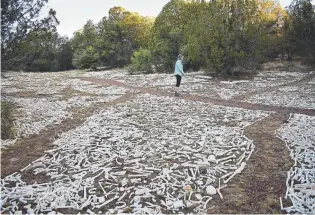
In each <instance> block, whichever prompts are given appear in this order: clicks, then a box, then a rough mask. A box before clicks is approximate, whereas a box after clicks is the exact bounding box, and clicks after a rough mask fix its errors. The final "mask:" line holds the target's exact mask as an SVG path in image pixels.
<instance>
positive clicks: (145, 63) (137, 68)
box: [129, 49, 153, 73]
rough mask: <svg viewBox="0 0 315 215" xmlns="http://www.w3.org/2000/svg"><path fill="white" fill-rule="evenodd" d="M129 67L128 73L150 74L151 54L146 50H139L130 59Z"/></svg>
mask: <svg viewBox="0 0 315 215" xmlns="http://www.w3.org/2000/svg"><path fill="white" fill-rule="evenodd" d="M131 63H132V64H131V65H130V67H129V72H130V73H135V72H145V73H152V72H153V65H152V53H151V51H150V50H148V49H140V50H138V51H135V52H134V54H133V57H132V58H131Z"/></svg>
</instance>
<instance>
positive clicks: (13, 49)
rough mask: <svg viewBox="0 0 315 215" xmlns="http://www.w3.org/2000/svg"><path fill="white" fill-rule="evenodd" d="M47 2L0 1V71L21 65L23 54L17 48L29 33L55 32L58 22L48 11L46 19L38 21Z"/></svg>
mask: <svg viewBox="0 0 315 215" xmlns="http://www.w3.org/2000/svg"><path fill="white" fill-rule="evenodd" d="M47 2H48V0H26V1H25V0H14V1H12V0H2V1H1V69H2V71H7V70H8V69H10V67H11V66H12V65H17V64H21V61H23V59H24V58H25V52H20V51H19V49H18V47H19V46H20V43H22V42H23V41H25V39H26V38H27V37H28V36H29V34H30V33H31V32H34V31H39V30H40V31H47V30H55V26H56V24H58V20H57V19H56V17H55V15H56V12H55V11H54V10H52V9H50V11H49V14H48V16H47V17H46V18H43V19H39V18H38V17H39V15H40V11H41V9H42V8H43V7H44V5H45V4H46V3H47Z"/></svg>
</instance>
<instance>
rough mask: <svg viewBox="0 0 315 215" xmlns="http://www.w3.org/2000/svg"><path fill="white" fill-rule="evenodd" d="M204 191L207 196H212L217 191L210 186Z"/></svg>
mask: <svg viewBox="0 0 315 215" xmlns="http://www.w3.org/2000/svg"><path fill="white" fill-rule="evenodd" d="M206 191H207V194H209V195H214V194H216V193H217V190H216V189H215V188H214V186H212V185H209V186H207V188H206Z"/></svg>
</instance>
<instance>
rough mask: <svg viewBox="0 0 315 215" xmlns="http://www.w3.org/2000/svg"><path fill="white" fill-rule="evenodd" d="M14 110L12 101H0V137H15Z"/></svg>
mask: <svg viewBox="0 0 315 215" xmlns="http://www.w3.org/2000/svg"><path fill="white" fill-rule="evenodd" d="M14 112H15V106H14V104H13V103H11V102H1V139H14V138H15V135H16V131H15V129H14V124H13V121H14Z"/></svg>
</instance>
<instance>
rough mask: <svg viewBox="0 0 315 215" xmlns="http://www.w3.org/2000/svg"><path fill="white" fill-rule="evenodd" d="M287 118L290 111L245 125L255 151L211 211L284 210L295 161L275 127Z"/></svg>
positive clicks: (246, 133) (263, 211) (265, 211)
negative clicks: (277, 134)
mask: <svg viewBox="0 0 315 215" xmlns="http://www.w3.org/2000/svg"><path fill="white" fill-rule="evenodd" d="M287 119H288V116H287V114H283V113H276V114H273V115H271V116H269V117H267V118H265V119H263V120H261V121H258V122H256V123H254V124H253V125H251V126H248V127H247V128H246V129H245V135H246V136H247V137H248V138H250V139H252V140H254V144H255V146H256V147H255V151H254V153H253V155H252V157H251V159H250V162H248V163H247V165H246V168H245V170H244V171H243V172H242V173H241V174H239V175H238V177H235V178H234V179H233V183H231V184H230V185H229V186H228V187H227V188H226V189H223V190H222V191H221V193H222V194H223V196H224V198H223V199H220V198H218V197H216V198H214V203H215V204H214V205H215V207H213V208H212V209H210V210H209V211H208V212H209V213H224V214H235V213H238V214H240V213H242V214H251V213H255V214H256V213H260V214H271V213H283V212H282V211H281V208H280V200H279V198H280V197H282V200H283V195H284V193H285V191H286V184H285V181H286V177H287V171H288V170H289V169H290V167H291V166H292V165H293V164H294V163H293V161H292V160H291V158H290V153H289V151H288V150H286V146H285V143H284V142H282V141H281V140H280V139H279V138H277V137H276V135H275V130H277V129H278V128H279V127H280V126H281V125H282V124H283V123H284V122H285V121H286V120H287ZM283 202H284V204H286V202H285V201H284V200H283Z"/></svg>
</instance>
